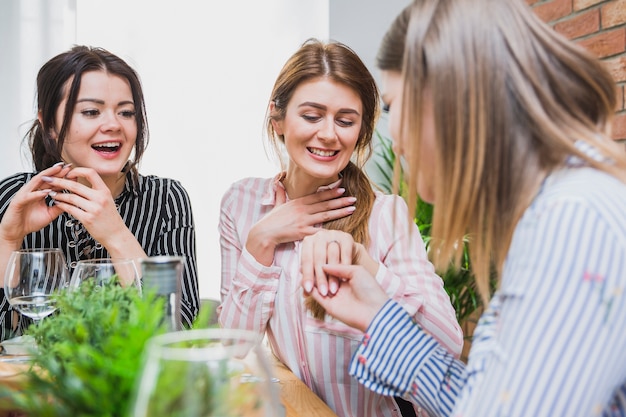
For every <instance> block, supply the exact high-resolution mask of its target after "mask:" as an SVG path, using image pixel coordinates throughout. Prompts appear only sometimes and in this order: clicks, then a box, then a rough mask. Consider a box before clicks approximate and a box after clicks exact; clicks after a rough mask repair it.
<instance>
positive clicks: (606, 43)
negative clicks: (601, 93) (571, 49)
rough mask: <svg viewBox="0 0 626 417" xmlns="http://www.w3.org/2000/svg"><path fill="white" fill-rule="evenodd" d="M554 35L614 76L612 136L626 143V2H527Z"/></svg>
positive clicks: (616, 0)
mask: <svg viewBox="0 0 626 417" xmlns="http://www.w3.org/2000/svg"><path fill="white" fill-rule="evenodd" d="M526 3H528V4H529V5H530V6H531V7H532V8H533V9H534V11H535V13H537V15H538V16H539V17H540V18H541V19H542V20H543V21H544V22H547V23H549V24H550V25H551V26H552V27H553V28H554V29H555V30H556V31H557V32H559V33H561V34H563V35H564V36H566V37H567V38H569V39H573V40H574V41H575V42H578V43H579V44H581V45H583V46H585V47H586V48H588V49H589V50H590V51H592V52H593V53H594V54H595V55H597V56H598V57H599V58H600V59H602V61H603V62H605V63H606V65H607V68H608V69H609V71H610V72H611V74H613V78H614V79H615V83H616V85H617V92H618V104H617V109H616V117H615V123H614V126H613V137H614V138H615V139H617V140H626V102H625V99H624V96H625V93H624V90H625V88H626V0H526Z"/></svg>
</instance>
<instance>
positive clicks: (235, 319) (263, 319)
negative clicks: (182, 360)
mask: <svg viewBox="0 0 626 417" xmlns="http://www.w3.org/2000/svg"><path fill="white" fill-rule="evenodd" d="M239 192H240V191H239V190H238V189H236V188H233V187H231V189H230V190H229V191H228V192H227V193H226V194H225V195H224V198H223V199H222V204H221V210H220V222H219V233H220V247H221V259H222V282H221V288H220V295H221V301H222V304H221V305H220V306H219V307H218V309H217V312H218V318H219V323H220V325H221V326H222V327H227V328H240V329H247V330H251V331H255V332H257V333H259V334H264V333H265V329H266V327H267V323H268V321H269V319H270V317H271V314H272V311H273V309H274V300H275V298H276V293H277V291H278V280H279V277H280V275H281V272H282V268H280V267H277V266H265V265H262V264H260V263H259V262H257V260H256V259H255V258H254V257H253V256H252V255H251V254H250V253H249V252H248V251H247V250H246V249H245V248H244V247H243V243H242V242H245V240H244V239H243V238H241V237H240V233H241V231H239V230H237V221H236V219H237V216H241V215H242V213H241V210H242V209H243V208H242V207H241V204H242V201H239V198H238V193H239Z"/></svg>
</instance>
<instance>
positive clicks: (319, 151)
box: [309, 148, 336, 156]
mask: <svg viewBox="0 0 626 417" xmlns="http://www.w3.org/2000/svg"><path fill="white" fill-rule="evenodd" d="M309 150H310V151H311V153H312V154H315V155H319V156H333V155H334V154H335V153H336V151H324V150H322V149H315V148H309Z"/></svg>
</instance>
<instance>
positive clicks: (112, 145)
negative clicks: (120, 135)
mask: <svg viewBox="0 0 626 417" xmlns="http://www.w3.org/2000/svg"><path fill="white" fill-rule="evenodd" d="M96 146H97V147H98V148H117V147H119V146H120V144H119V143H117V142H107V143H99V144H98V145H96Z"/></svg>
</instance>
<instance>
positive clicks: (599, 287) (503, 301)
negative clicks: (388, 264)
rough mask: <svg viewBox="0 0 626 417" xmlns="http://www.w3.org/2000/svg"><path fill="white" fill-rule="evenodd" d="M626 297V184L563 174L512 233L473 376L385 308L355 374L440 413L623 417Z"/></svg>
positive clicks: (481, 328)
mask: <svg viewBox="0 0 626 417" xmlns="http://www.w3.org/2000/svg"><path fill="white" fill-rule="evenodd" d="M625 297H626V185H624V184H623V183H622V182H620V181H618V180H617V179H615V178H614V177H612V176H610V175H608V174H605V173H603V172H601V171H598V170H595V169H592V168H584V167H570V168H566V169H562V170H560V171H557V172H555V173H553V174H552V175H550V176H549V177H548V178H547V179H546V181H545V182H544V184H543V186H542V188H541V190H540V192H539V193H538V195H537V196H536V198H535V200H534V201H533V203H532V204H531V206H530V207H529V208H528V209H527V210H526V212H525V213H524V215H523V217H522V219H521V220H520V221H519V223H518V224H517V226H516V228H515V232H514V235H513V239H512V242H511V247H510V249H509V252H508V255H507V259H506V261H505V264H504V269H503V273H502V280H501V286H500V288H499V289H498V291H497V292H496V294H495V295H494V297H493V298H492V300H491V302H490V303H489V306H488V309H487V310H486V311H485V313H484V314H483V316H482V317H481V319H480V321H479V324H478V326H477V328H476V330H475V333H474V338H473V342H472V348H471V351H470V354H469V361H468V364H467V366H466V365H465V364H464V363H462V362H460V361H458V360H455V359H454V358H453V357H452V355H450V354H449V353H447V351H446V350H445V349H443V348H442V347H441V346H440V345H439V344H438V343H437V342H436V341H435V340H434V339H433V338H432V337H430V336H429V335H428V334H427V333H426V332H424V331H423V330H422V329H421V328H420V327H419V325H416V324H415V323H414V322H413V321H412V319H411V317H410V316H409V315H408V314H406V313H405V312H404V310H403V309H402V308H401V307H400V306H399V305H398V304H396V303H395V302H393V301H389V302H388V303H387V304H386V305H385V307H384V308H383V309H382V310H381V311H380V312H379V314H378V315H377V317H376V318H375V320H374V321H373V322H372V324H371V325H370V328H369V329H368V331H367V334H366V336H365V337H364V339H363V343H362V344H361V346H360V347H359V349H358V350H357V352H356V353H355V355H354V356H353V358H352V362H351V365H350V373H351V375H353V376H355V377H356V378H357V379H358V380H359V381H360V382H361V383H363V384H365V385H366V386H367V387H369V388H370V389H372V390H374V391H376V392H379V393H383V394H387V395H399V396H403V397H404V398H406V399H408V400H410V401H414V402H416V403H418V404H419V405H421V406H422V407H424V408H425V409H426V410H428V412H429V413H431V414H432V415H445V416H448V415H452V416H457V417H461V416H462V417H470V416H480V417H489V416H568V417H570V416H623V415H625V413H626V302H625Z"/></svg>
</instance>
